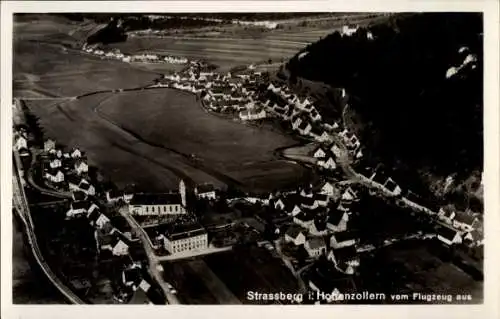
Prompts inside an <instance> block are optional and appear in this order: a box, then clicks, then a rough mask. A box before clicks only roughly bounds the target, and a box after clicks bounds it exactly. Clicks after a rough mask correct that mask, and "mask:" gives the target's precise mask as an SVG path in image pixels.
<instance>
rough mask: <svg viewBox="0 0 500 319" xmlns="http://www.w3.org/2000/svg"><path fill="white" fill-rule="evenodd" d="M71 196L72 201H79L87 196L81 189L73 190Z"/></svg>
mask: <svg viewBox="0 0 500 319" xmlns="http://www.w3.org/2000/svg"><path fill="white" fill-rule="evenodd" d="M72 197H73V200H74V201H81V200H84V199H85V198H87V194H85V193H84V192H82V191H75V192H73V194H72Z"/></svg>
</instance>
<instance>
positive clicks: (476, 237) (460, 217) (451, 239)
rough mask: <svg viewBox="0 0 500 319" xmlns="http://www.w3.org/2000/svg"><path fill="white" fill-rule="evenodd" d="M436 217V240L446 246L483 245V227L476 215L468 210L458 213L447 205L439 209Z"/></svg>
mask: <svg viewBox="0 0 500 319" xmlns="http://www.w3.org/2000/svg"><path fill="white" fill-rule="evenodd" d="M437 217H438V220H439V223H438V226H437V228H436V232H437V238H438V239H439V240H440V241H442V242H443V243H445V244H446V245H450V246H451V245H454V244H462V243H464V244H467V245H468V246H470V247H475V246H481V245H483V241H484V235H483V225H482V222H481V221H480V219H479V218H478V216H477V214H475V213H473V212H472V211H470V210H467V211H465V212H462V211H458V210H456V209H455V207H454V206H453V205H447V206H443V207H441V208H440V209H439V212H438V215H437Z"/></svg>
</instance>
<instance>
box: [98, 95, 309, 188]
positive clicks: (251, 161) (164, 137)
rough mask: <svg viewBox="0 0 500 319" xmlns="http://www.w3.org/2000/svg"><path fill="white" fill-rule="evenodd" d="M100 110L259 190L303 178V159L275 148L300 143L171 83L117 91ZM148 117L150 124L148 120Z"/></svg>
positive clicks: (153, 141)
mask: <svg viewBox="0 0 500 319" xmlns="http://www.w3.org/2000/svg"><path fill="white" fill-rule="evenodd" d="M98 112H99V113H100V114H102V115H103V116H104V117H105V118H107V119H110V120H111V121H113V122H115V123H117V124H118V125H119V126H121V127H123V128H124V129H125V130H127V131H130V132H133V134H136V135H137V136H140V138H142V139H143V140H144V141H148V142H150V143H151V144H154V145H158V146H161V147H164V148H165V149H169V150H171V151H172V152H174V153H178V154H181V155H183V156H185V157H187V158H189V157H193V156H194V158H196V159H197V162H196V163H197V165H200V166H201V167H202V169H203V170H206V171H207V172H208V173H210V174H212V175H214V176H218V174H217V173H215V172H212V171H216V172H218V173H220V174H222V175H223V176H224V177H221V178H220V179H222V180H225V177H227V179H228V180H235V181H236V182H237V183H241V184H242V186H243V187H246V188H249V189H252V190H256V189H266V190H269V189H270V188H274V187H277V186H281V185H283V184H287V183H294V182H296V181H298V180H300V179H301V178H302V177H303V175H304V174H305V172H304V169H303V168H301V167H300V166H299V165H295V164H291V163H286V162H284V161H280V160H277V159H276V158H275V155H274V153H273V152H274V150H275V149H276V148H279V147H283V146H287V145H292V144H294V143H296V142H295V141H294V140H293V139H292V138H291V137H289V136H286V135H283V134H280V133H278V132H274V131H271V130H268V129H265V128H258V127H253V126H246V125H243V124H241V123H238V122H232V121H229V120H227V119H223V118H220V117H217V116H214V115H211V114H208V113H207V112H206V111H205V110H204V109H203V108H202V107H201V105H200V104H199V102H198V101H197V100H196V98H195V96H194V95H192V94H190V93H186V92H182V91H176V90H171V89H158V90H147V91H136V92H124V93H122V94H118V95H114V96H112V97H111V98H110V99H108V100H106V101H105V102H104V103H102V105H101V106H100V107H99V109H98ZM145 123H147V125H145Z"/></svg>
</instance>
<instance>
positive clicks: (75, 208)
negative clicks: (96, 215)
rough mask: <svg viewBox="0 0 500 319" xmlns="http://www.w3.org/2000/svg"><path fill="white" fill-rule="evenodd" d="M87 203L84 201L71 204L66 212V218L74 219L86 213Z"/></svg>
mask: <svg viewBox="0 0 500 319" xmlns="http://www.w3.org/2000/svg"><path fill="white" fill-rule="evenodd" d="M88 208H89V203H88V202H87V201H85V200H82V201H78V202H72V203H71V205H70V209H69V210H68V211H67V212H66V217H74V216H79V215H82V214H85V213H87V210H88Z"/></svg>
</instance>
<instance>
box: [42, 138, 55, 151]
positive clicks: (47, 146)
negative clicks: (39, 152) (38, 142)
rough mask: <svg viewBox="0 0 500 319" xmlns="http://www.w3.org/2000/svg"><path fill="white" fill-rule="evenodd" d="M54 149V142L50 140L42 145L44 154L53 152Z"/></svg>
mask: <svg viewBox="0 0 500 319" xmlns="http://www.w3.org/2000/svg"><path fill="white" fill-rule="evenodd" d="M55 147H56V142H55V141H54V140H51V139H50V138H49V139H48V140H46V141H45V142H44V143H43V150H44V151H45V152H49V151H50V150H53V149H54V148H55Z"/></svg>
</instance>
